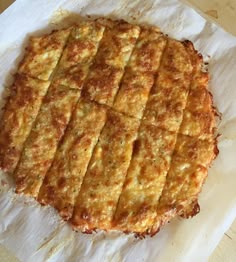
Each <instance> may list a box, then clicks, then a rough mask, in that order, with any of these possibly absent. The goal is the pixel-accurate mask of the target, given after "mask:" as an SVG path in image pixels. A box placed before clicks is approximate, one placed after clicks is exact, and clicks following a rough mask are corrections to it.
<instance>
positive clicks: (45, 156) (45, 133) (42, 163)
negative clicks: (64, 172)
mask: <svg viewBox="0 0 236 262" xmlns="http://www.w3.org/2000/svg"><path fill="white" fill-rule="evenodd" d="M78 97H79V91H77V90H75V89H68V88H67V87H64V86H51V87H50V88H49V92H48V93H47V95H46V97H45V98H44V101H43V104H42V107H41V110H40V111H39V114H38V116H37V118H36V120H35V123H34V126H33V128H32V130H31V132H30V134H29V137H28V139H27V141H26V143H25V146H24V150H23V153H22V156H21V159H20V161H19V163H18V166H17V168H16V171H15V173H14V176H15V180H16V192H17V193H21V192H23V193H24V194H25V195H29V196H32V197H37V195H38V192H39V188H40V186H41V184H42V182H43V179H44V177H45V174H46V172H47V170H48V169H49V167H50V165H51V163H52V160H53V157H54V155H55V152H56V149H57V145H58V142H59V141H60V139H61V137H62V135H63V133H64V130H65V128H66V126H67V124H68V121H69V119H70V116H71V113H72V109H73V108H74V106H75V103H76V101H77V99H78Z"/></svg>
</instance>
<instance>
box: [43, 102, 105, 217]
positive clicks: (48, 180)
mask: <svg viewBox="0 0 236 262" xmlns="http://www.w3.org/2000/svg"><path fill="white" fill-rule="evenodd" d="M105 120H106V109H105V108H104V107H102V106H98V105H96V104H94V103H92V102H89V101H86V100H80V101H79V102H78V104H77V106H76V109H75V111H74V113H73V116H72V120H71V121H70V124H69V126H68V128H67V130H66V133H65V136H64V138H63V141H62V142H61V144H60V146H59V148H58V150H57V153H56V156H55V158H54V161H53V164H52V167H51V168H50V170H49V172H48V173H47V175H46V177H45V179H44V182H43V185H42V187H41V189H40V192H39V196H38V201H39V202H40V203H42V204H44V205H45V204H50V205H52V206H53V207H55V208H56V209H57V210H58V211H59V214H60V215H61V216H62V217H63V219H65V220H68V219H69V218H70V217H71V216H72V212H73V208H74V202H75V198H76V196H77V195H78V193H79V191H80V187H81V184H82V181H83V177H84V175H85V172H86V170H87V165H88V163H89V160H90V158H91V155H92V152H93V149H94V146H95V145H96V143H97V140H98V137H99V135H100V132H101V129H102V128H103V126H104V124H105Z"/></svg>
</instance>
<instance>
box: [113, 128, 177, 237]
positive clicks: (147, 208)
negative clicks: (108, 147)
mask: <svg viewBox="0 0 236 262" xmlns="http://www.w3.org/2000/svg"><path fill="white" fill-rule="evenodd" d="M175 140H176V134H175V133H171V132H169V131H165V130H161V129H158V128H157V127H155V126H151V125H148V126H146V125H142V126H141V128H140V131H139V134H138V139H137V140H136V141H135V146H134V152H133V157H132V160H131V164H130V167H129V170H128V173H127V176H126V180H125V184H124V187H123V190H122V193H121V196H120V199H119V204H118V207H117V210H116V213H115V217H114V221H113V223H114V226H115V228H116V229H120V230H123V231H126V232H127V231H128V232H136V233H145V232H146V233H147V230H148V229H149V228H151V226H152V224H153V222H154V219H155V217H156V206H157V202H158V199H159V198H160V196H161V193H162V189H163V187H164V184H165V180H166V174H167V172H168V170H169V166H170V161H171V156H172V153H173V150H174V146H175Z"/></svg>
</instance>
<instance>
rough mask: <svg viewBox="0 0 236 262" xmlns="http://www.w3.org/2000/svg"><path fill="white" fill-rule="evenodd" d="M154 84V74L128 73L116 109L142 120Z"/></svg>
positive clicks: (118, 96)
mask: <svg viewBox="0 0 236 262" xmlns="http://www.w3.org/2000/svg"><path fill="white" fill-rule="evenodd" d="M153 83H154V76H153V74H152V73H149V72H143V73H135V72H134V71H126V73H125V75H124V78H123V81H122V84H121V88H120V90H119V92H118V94H117V97H116V100H115V103H114V109H115V110H117V111H118V112H122V113H124V114H126V115H129V116H133V117H137V118H139V119H141V118H142V115H143V111H144V108H145V105H146V102H147V99H148V95H149V91H150V89H151V87H152V85H153Z"/></svg>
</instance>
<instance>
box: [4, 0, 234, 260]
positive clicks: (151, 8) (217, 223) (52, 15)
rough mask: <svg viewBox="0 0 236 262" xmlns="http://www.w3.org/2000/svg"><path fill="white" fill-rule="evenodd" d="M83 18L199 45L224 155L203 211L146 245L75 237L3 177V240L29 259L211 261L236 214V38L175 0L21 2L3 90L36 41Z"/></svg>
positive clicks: (118, 237) (117, 237)
mask: <svg viewBox="0 0 236 262" xmlns="http://www.w3.org/2000/svg"><path fill="white" fill-rule="evenodd" d="M78 15H80V16H86V15H89V16H92V17H94V16H95V17H97V16H109V17H112V18H124V19H126V20H128V21H130V22H135V23H145V24H152V25H157V26H159V27H160V28H161V30H162V31H163V32H165V33H166V34H168V35H169V36H171V37H174V38H177V39H179V40H183V39H189V40H191V41H193V42H194V44H195V47H196V48H197V49H198V50H199V51H200V52H201V53H202V54H203V56H204V57H205V60H207V61H208V62H209V72H210V74H211V82H210V90H211V92H212V93H213V96H214V102H215V105H216V106H217V108H218V110H219V111H220V112H221V113H222V119H221V122H220V124H219V133H220V134H221V136H220V138H219V145H218V146H219V150H220V154H219V156H218V157H217V159H216V160H215V161H214V163H213V165H212V167H211V168H210V170H209V177H208V179H207V181H206V183H205V185H204V187H203V191H202V193H201V194H200V199H199V202H200V205H201V212H200V213H199V214H198V215H197V216H196V217H194V218H192V219H188V220H184V219H180V218H176V219H175V220H173V221H172V222H171V223H170V224H168V225H167V226H165V227H164V228H163V229H161V231H160V232H159V233H158V234H157V235H155V236H154V237H152V238H151V237H146V238H145V239H144V240H140V239H136V238H134V236H133V235H124V234H122V233H119V232H111V233H104V232H98V233H97V234H92V235H85V234H81V233H76V232H73V231H72V230H71V228H70V227H69V226H68V225H67V224H66V223H64V222H63V221H62V220H61V219H60V218H59V216H58V215H57V214H56V212H55V211H54V210H53V209H52V208H51V207H41V206H40V205H39V204H38V203H36V201H34V200H31V199H27V198H25V197H23V196H17V195H15V194H14V192H13V186H12V184H13V183H12V181H11V179H10V178H9V177H6V176H5V175H4V174H1V177H0V243H1V244H2V245H4V246H5V247H6V248H7V249H8V250H10V251H11V252H12V253H13V254H14V255H15V256H16V257H18V258H19V259H20V260H21V261H26V262H27V261H34V262H37V261H40V262H41V261H50V262H51V261H70V262H73V261H86V262H87V261H114V262H118V261H132V262H133V261H135V262H139V261H168V262H169V261H174V262H175V261H192V262H194V261H196V262H198V261H206V260H207V258H208V257H209V256H210V255H211V253H212V252H213V250H214V248H215V247H216V246H217V244H218V242H219V241H220V239H221V238H222V236H223V234H224V232H225V231H226V230H227V229H228V228H229V227H230V225H231V223H232V222H233V220H234V219H235V217H236V193H235V188H236V176H235V174H236V164H235V156H236V102H235V101H236V73H235V72H236V38H235V37H233V36H231V35H230V34H228V33H226V32H225V31H223V30H222V29H220V28H219V27H217V26H216V25H214V24H212V23H211V22H208V21H206V20H205V19H204V18H202V17H201V16H199V15H198V14H197V13H196V12H195V11H194V10H192V9H191V8H189V7H187V6H185V5H183V4H182V3H180V2H178V1H175V0H167V1H164V0H163V1H160V0H159V1H157V0H156V1H155V0H145V1H142V0H134V1H132V0H130V1H128V0H120V1H118V0H110V1H109V0H86V1H82V0H76V1H75V0H74V1H73V0H58V1H43V0H34V1H32V0H18V1H16V2H15V3H14V4H13V5H12V6H11V7H10V8H9V9H7V10H6V11H5V12H4V13H3V14H1V16H0V88H1V92H2V91H3V90H6V89H5V87H6V86H9V85H10V84H11V82H12V75H13V74H14V73H15V71H16V68H17V64H18V63H19V61H20V60H21V59H22V54H23V49H24V47H25V46H26V44H27V39H28V37H29V36H30V35H40V34H42V33H48V32H50V31H51V30H52V29H54V28H58V27H60V26H62V25H65V24H66V23H68V24H69V23H71V22H72V21H73V20H74V21H75V20H77V21H78V17H79V16H78ZM3 93H4V94H5V93H6V92H5V91H4V92H3ZM4 94H3V96H4ZM2 101H3V99H2Z"/></svg>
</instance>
